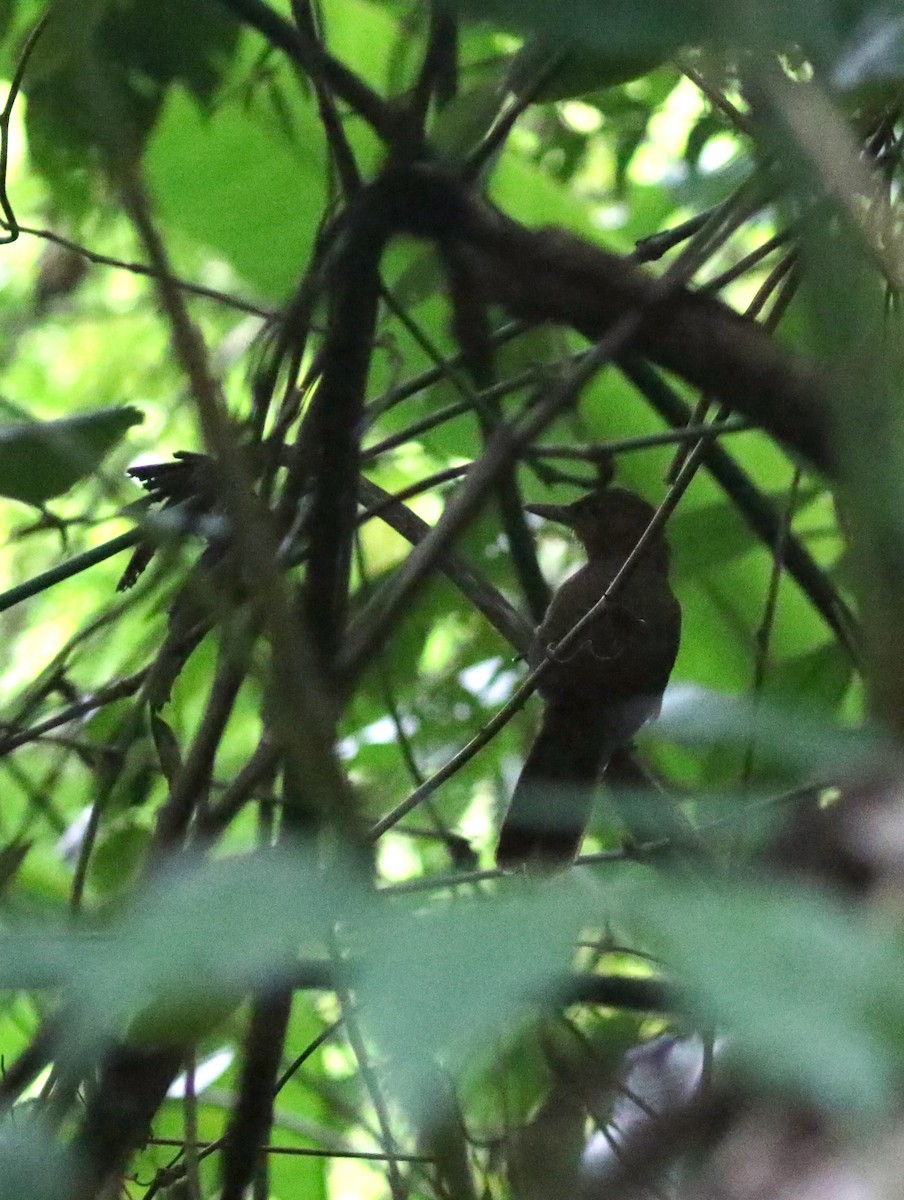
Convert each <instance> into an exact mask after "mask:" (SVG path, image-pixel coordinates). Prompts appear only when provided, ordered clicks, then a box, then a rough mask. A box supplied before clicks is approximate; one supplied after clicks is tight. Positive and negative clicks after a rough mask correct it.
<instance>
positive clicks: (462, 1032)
mask: <svg viewBox="0 0 904 1200" xmlns="http://www.w3.org/2000/svg"><path fill="white" fill-rule="evenodd" d="M585 903H586V893H585V891H584V889H583V887H582V886H581V884H580V882H579V881H578V882H576V881H575V880H574V879H573V878H569V879H556V880H550V881H547V882H546V883H545V885H540V886H531V885H530V884H528V883H527V882H525V884H524V887H523V889H518V891H517V894H514V893H507V894H505V895H500V896H497V897H495V898H494V899H493V900H492V901H487V900H486V899H485V898H483V897H481V898H479V899H478V900H476V901H474V900H471V899H459V900H456V901H454V902H452V903H450V904H447V905H446V906H444V907H442V908H434V909H433V910H430V911H417V910H414V909H411V908H407V906H403V905H402V904H399V905H398V911H396V912H395V913H393V914H391V915H390V916H389V917H388V919H386V920H385V921H383V922H382V923H380V924H378V925H377V926H376V927H375V928H374V929H373V931H372V932H371V933H370V935H369V938H368V960H367V962H366V963H365V966H364V970H363V974H362V976H361V978H360V979H359V981H358V983H357V985H356V994H357V995H358V996H359V997H360V1000H361V1009H362V1016H363V1019H364V1021H365V1022H366V1025H367V1028H368V1030H369V1031H370V1033H371V1034H372V1036H373V1037H374V1039H375V1041H376V1043H377V1044H378V1046H379V1047H380V1049H381V1052H382V1053H383V1054H385V1055H386V1057H387V1059H388V1062H389V1068H388V1071H389V1076H390V1079H391V1081H392V1083H393V1085H394V1087H395V1089H396V1091H397V1092H398V1094H399V1096H400V1097H401V1098H402V1100H403V1101H404V1102H405V1103H407V1105H408V1107H409V1109H410V1111H412V1112H416V1113H419V1114H423V1112H424V1111H425V1109H428V1108H429V1106H430V1105H431V1104H432V1103H433V1102H434V1100H435V1099H436V1098H437V1093H436V1092H435V1089H436V1088H437V1087H439V1086H440V1080H439V1079H438V1078H437V1076H436V1074H435V1073H434V1071H433V1070H432V1069H431V1066H430V1064H431V1063H436V1062H437V1061H439V1062H441V1063H442V1065H443V1067H444V1069H445V1070H446V1071H449V1072H451V1073H452V1074H453V1075H455V1074H460V1073H461V1072H462V1071H463V1070H464V1068H465V1067H466V1066H468V1067H473V1064H474V1061H475V1059H477V1060H478V1061H479V1060H480V1058H486V1057H487V1056H489V1055H490V1054H491V1053H492V1054H494V1055H495V1054H497V1053H498V1052H499V1051H500V1050H501V1049H502V1046H503V1045H504V1043H505V1041H506V1040H507V1039H510V1038H511V1037H512V1035H513V1034H515V1033H517V1032H518V1029H519V1027H520V1026H521V1025H523V1023H524V1022H525V1021H526V1020H527V1019H528V1018H529V1017H530V1016H531V1015H532V1013H533V1012H534V1011H535V1006H536V1004H537V1002H538V1001H539V1000H541V999H542V997H543V995H544V993H546V992H548V990H549V989H550V988H552V987H555V985H556V982H557V981H558V980H559V979H560V978H561V976H562V974H563V973H564V972H566V971H567V970H568V968H569V966H570V963H571V956H572V948H573V945H574V941H575V939H576V938H577V935H578V933H579V930H580V928H581V925H582V923H583V922H584V921H585V920H586V919H587V913H586V909H585Z"/></svg>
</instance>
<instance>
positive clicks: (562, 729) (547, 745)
mask: <svg viewBox="0 0 904 1200" xmlns="http://www.w3.org/2000/svg"><path fill="white" fill-rule="evenodd" d="M598 726H599V721H598V719H597V717H596V714H595V713H594V711H593V709H592V708H590V707H584V708H578V707H575V706H573V705H567V706H554V705H548V706H547V707H546V710H545V712H544V715H543V724H542V725H541V726H540V731H539V733H538V734H537V736H536V738H535V739H534V744H533V746H532V747H531V749H530V753H529V754H528V756H527V759H526V761H525V763H524V767H523V768H522V771H521V775H520V777H519V779H518V782H517V784H516V785H515V790H514V792H513V793H512V799H511V802H510V803H509V807H508V812H507V813H506V814H505V819H504V821H503V822H502V829H501V830H500V832H499V843H498V845H497V846H496V863H497V865H498V866H500V867H502V868H503V869H505V870H513V869H514V868H516V867H520V866H537V867H541V868H542V867H547V868H552V867H556V866H564V865H566V864H567V863H569V862H571V860H572V859H573V858H574V857H575V856H576V854H577V852H578V849H579V847H580V844H581V838H582V837H583V836H584V830H585V828H586V826H587V821H588V819H589V817H590V806H591V803H592V799H593V785H594V783H595V782H596V780H597V777H598V776H599V774H600V772H601V770H602V768H603V766H604V764H605V761H606V759H607V758H608V756H609V753H610V751H611V747H610V746H608V745H607V741H606V738H605V736H604V732H603V731H602V730H601V729H600V728H599V727H598Z"/></svg>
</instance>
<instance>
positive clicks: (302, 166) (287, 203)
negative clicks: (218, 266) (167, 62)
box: [146, 88, 326, 299]
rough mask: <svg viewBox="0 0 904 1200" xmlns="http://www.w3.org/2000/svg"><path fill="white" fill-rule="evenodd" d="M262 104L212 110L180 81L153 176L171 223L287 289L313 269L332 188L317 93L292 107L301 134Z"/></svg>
mask: <svg viewBox="0 0 904 1200" xmlns="http://www.w3.org/2000/svg"><path fill="white" fill-rule="evenodd" d="M259 108H260V105H257V106H256V107H255V106H251V105H249V106H244V105H240V104H238V103H235V102H233V103H229V104H224V105H222V106H221V107H220V108H219V109H218V110H217V111H216V112H215V113H212V114H208V113H205V112H203V111H202V109H201V108H200V107H199V106H198V105H197V104H196V103H195V102H194V101H193V100H192V99H191V98H190V97H189V96H188V95H187V94H186V92H184V91H183V90H181V89H179V88H175V89H173V90H172V91H171V92H170V95H169V97H168V99H167V103H166V107H165V109H164V112H163V114H162V116H161V119H160V121H159V123H158V126H157V129H156V131H155V133H154V136H153V138H152V139H151V143H150V146H149V148H148V152H147V155H146V168H147V178H148V182H149V184H150V185H151V187H152V189H153V192H154V194H155V197H156V200H157V205H158V209H159V211H160V214H161V216H162V217H163V218H164V220H165V221H166V222H167V224H169V225H171V226H174V227H175V228H178V229H181V230H183V231H184V232H186V233H188V234H190V235H191V236H192V237H193V238H196V239H197V240H198V241H199V242H200V243H201V244H203V245H206V246H208V247H210V248H211V249H212V250H215V251H216V252H217V253H218V254H220V255H221V256H222V257H223V258H224V259H226V261H227V262H228V263H230V265H231V266H232V267H233V268H234V270H235V271H236V272H237V273H238V274H239V275H240V276H242V277H243V278H244V279H246V280H247V281H248V282H249V283H251V284H253V285H254V286H255V287H257V288H258V289H259V290H260V292H261V294H263V295H265V296H269V297H272V298H274V299H282V298H283V297H284V296H285V295H286V294H287V293H288V292H289V291H290V290H291V289H292V287H293V285H294V284H295V282H296V281H297V280H298V278H299V276H300V275H301V272H302V270H303V269H304V265H305V263H306V261H307V259H308V257H309V255H310V252H311V248H312V246H313V244H314V237H315V234H316V230H317V224H318V221H319V215H320V212H321V211H322V207H323V204H324V201H325V197H326V179H325V176H326V167H325V158H324V146H323V131H322V129H321V128H320V125H319V124H318V122H317V115H316V108H315V106H314V102H313V100H305V99H304V98H301V99H299V100H298V102H297V104H296V105H295V107H294V108H293V110H292V119H293V122H294V126H295V128H294V133H293V138H292V140H290V139H289V137H287V136H286V133H285V131H284V130H283V131H281V130H280V129H279V128H278V127H277V126H276V124H275V123H274V121H273V120H268V119H267V117H266V115H265V114H262V113H260V111H259Z"/></svg>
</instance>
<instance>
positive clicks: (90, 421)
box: [0, 405, 144, 504]
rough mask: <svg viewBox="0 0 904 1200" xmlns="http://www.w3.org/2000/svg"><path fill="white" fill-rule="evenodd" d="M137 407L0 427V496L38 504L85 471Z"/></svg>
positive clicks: (135, 419)
mask: <svg viewBox="0 0 904 1200" xmlns="http://www.w3.org/2000/svg"><path fill="white" fill-rule="evenodd" d="M143 420H144V418H143V416H142V414H141V413H140V412H139V411H138V409H137V408H132V407H131V406H130V405H127V406H126V407H124V408H105V409H98V410H97V411H96V412H93V413H84V414H82V415H80V416H77V417H66V418H64V419H63V420H59V421H34V422H22V423H18V422H17V423H16V424H11V425H0V495H2V496H8V497H9V498H10V499H11V500H21V501H23V503H25V504H44V503H46V502H47V501H48V500H51V499H52V498H53V497H54V496H62V495H63V493H64V492H68V491H69V489H70V488H71V487H73V486H74V485H75V484H76V483H78V482H79V480H80V479H85V478H86V477H87V476H88V475H91V474H92V473H93V472H94V471H96V470H97V468H98V467H99V466H100V464H101V462H102V461H103V460H104V458H105V457H106V455H107V454H108V453H109V452H110V451H111V450H112V449H113V447H114V446H115V445H116V443H117V442H119V441H121V440H122V439H123V437H125V434H126V431H127V430H128V429H129V428H131V426H132V425H136V424H138V423H139V422H141V421H143Z"/></svg>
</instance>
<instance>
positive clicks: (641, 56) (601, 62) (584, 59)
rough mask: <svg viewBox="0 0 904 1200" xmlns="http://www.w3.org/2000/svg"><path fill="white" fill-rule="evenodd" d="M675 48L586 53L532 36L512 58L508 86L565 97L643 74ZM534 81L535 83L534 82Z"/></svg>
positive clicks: (542, 97)
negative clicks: (620, 52) (641, 51)
mask: <svg viewBox="0 0 904 1200" xmlns="http://www.w3.org/2000/svg"><path fill="white" fill-rule="evenodd" d="M677 49H678V43H676V44H675V45H674V46H672V47H670V48H666V47H657V48H655V49H651V50H649V51H648V52H647V53H637V54H618V53H615V54H612V53H608V54H607V53H605V52H604V51H602V50H596V51H594V52H590V53H588V52H587V51H586V50H584V49H582V48H581V47H573V46H569V45H567V44H566V45H564V46H563V45H562V44H561V43H558V44H557V43H551V42H550V41H549V40H547V39H546V38H545V37H535V38H531V40H530V41H529V42H527V43H525V45H524V46H522V47H521V49H520V50H519V51H518V53H517V55H516V56H515V58H514V61H513V62H512V68H511V74H510V76H509V86H510V87H511V89H512V91H513V92H514V93H515V94H516V95H521V93H522V92H524V91H527V92H528V94H529V95H530V97H531V98H532V99H533V100H535V101H538V102H543V101H549V100H567V99H569V98H570V97H573V96H586V95H588V94H589V93H590V92H596V91H602V90H603V89H605V88H610V87H616V86H617V85H618V84H621V83H627V82H628V81H629V80H632V79H637V78H638V76H640V75H646V74H647V72H648V71H653V70H655V69H656V67H658V66H660V65H661V64H662V63H663V62H664V61H665V59H666V58H667V57H668V54H669V53H671V52H673V51H675V50H677ZM537 81H540V82H539V86H537Z"/></svg>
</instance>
